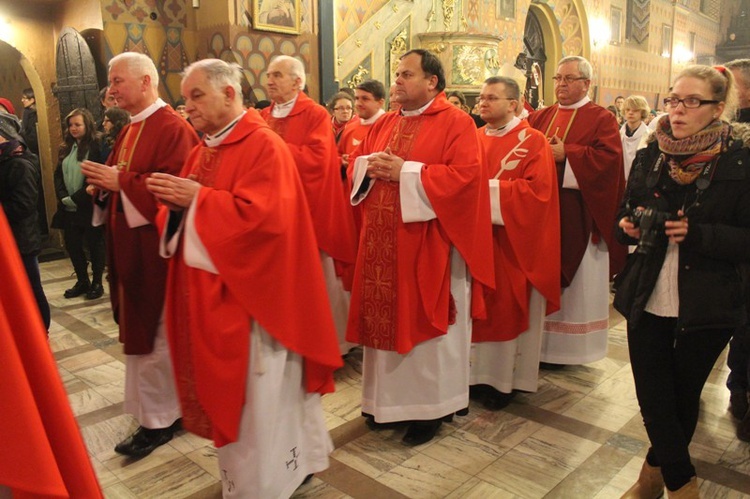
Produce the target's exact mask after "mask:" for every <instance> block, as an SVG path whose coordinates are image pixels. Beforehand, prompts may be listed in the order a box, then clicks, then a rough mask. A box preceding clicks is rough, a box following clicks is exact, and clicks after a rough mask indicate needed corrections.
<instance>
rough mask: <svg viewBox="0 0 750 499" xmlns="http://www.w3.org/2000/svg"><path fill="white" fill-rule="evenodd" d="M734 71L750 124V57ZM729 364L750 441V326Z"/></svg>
mask: <svg viewBox="0 0 750 499" xmlns="http://www.w3.org/2000/svg"><path fill="white" fill-rule="evenodd" d="M725 66H726V67H727V69H729V70H731V71H732V75H734V79H735V82H736V83H737V93H738V97H739V101H740V102H739V104H740V105H739V107H740V110H739V114H738V116H737V122H739V123H750V59H737V60H734V61H731V62H728V63H726V64H725ZM740 273H741V275H742V279H743V281H744V290H745V299H746V301H747V309H748V310H749V311H750V267H748V266H747V265H743V266H741V267H740ZM727 366H728V367H729V369H730V371H731V372H730V373H729V377H728V378H727V388H729V392H730V396H729V412H731V413H732V415H733V416H734V417H735V418H737V419H739V420H740V424H739V426H738V427H737V438H739V439H740V440H743V441H745V442H750V410H748V398H750V325H745V327H744V328H740V329H738V330H737V332H736V333H735V334H734V337H733V338H732V341H731V342H730V343H729V355H728V357H727Z"/></svg>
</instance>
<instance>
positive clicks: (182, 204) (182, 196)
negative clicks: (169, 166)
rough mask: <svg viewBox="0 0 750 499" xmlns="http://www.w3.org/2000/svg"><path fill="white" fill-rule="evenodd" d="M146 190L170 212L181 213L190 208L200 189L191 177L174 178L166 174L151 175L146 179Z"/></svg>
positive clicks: (199, 185)
mask: <svg viewBox="0 0 750 499" xmlns="http://www.w3.org/2000/svg"><path fill="white" fill-rule="evenodd" d="M146 188H147V189H148V190H149V191H150V192H151V194H153V195H154V196H156V198H157V199H158V200H159V201H161V202H162V203H164V205H166V207H167V208H169V209H170V210H172V211H182V210H183V209H185V208H187V207H188V206H190V203H192V202H193V199H195V196H196V195H197V194H198V191H199V190H200V188H201V184H200V183H198V182H196V181H195V180H193V179H192V178H191V177H188V178H183V177H175V176H174V175H170V174H168V173H152V174H151V176H150V177H149V178H147V179H146Z"/></svg>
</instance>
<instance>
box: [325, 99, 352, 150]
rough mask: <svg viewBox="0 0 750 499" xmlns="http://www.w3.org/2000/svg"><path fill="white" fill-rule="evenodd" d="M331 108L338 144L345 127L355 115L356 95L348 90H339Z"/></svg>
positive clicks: (332, 123) (334, 132)
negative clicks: (352, 94)
mask: <svg viewBox="0 0 750 499" xmlns="http://www.w3.org/2000/svg"><path fill="white" fill-rule="evenodd" d="M329 109H330V112H331V115H332V116H331V129H332V130H333V135H334V137H336V143H337V144H338V143H339V139H341V133H342V132H343V131H344V127H345V126H346V124H347V123H349V121H350V120H351V119H352V117H353V116H354V97H352V96H351V95H349V94H348V93H346V92H338V93H337V94H336V95H334V96H333V98H332V99H331V102H330V104H329Z"/></svg>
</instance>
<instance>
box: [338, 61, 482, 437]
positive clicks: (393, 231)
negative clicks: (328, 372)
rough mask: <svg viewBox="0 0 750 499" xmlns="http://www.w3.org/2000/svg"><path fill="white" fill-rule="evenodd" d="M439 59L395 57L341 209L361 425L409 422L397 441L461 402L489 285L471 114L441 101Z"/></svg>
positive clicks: (422, 432) (434, 424)
mask: <svg viewBox="0 0 750 499" xmlns="http://www.w3.org/2000/svg"><path fill="white" fill-rule="evenodd" d="M444 88H445V74H444V72H443V68H442V66H441V64H440V61H439V59H438V58H437V57H436V56H435V55H434V54H432V53H430V52H428V51H426V50H421V49H419V50H412V51H409V52H407V53H406V54H405V55H403V56H402V57H401V60H400V62H399V65H398V69H397V71H396V91H395V98H396V99H397V100H398V101H399V103H400V104H401V106H402V107H401V111H400V112H398V113H386V115H385V116H383V117H382V118H381V119H379V120H378V121H377V123H375V124H374V125H373V127H372V129H371V130H370V132H369V133H368V134H367V137H365V139H364V141H363V142H362V143H361V144H360V145H359V147H358V148H357V150H356V151H355V152H354V156H356V158H355V161H354V163H353V168H352V176H353V182H352V184H353V187H352V204H359V205H361V207H362V234H361V237H360V249H359V252H358V254H357V266H356V269H355V274H354V285H353V287H352V304H351V308H350V313H349V326H348V329H347V339H348V340H350V341H353V342H356V343H361V344H362V345H364V362H363V373H362V411H363V413H365V414H366V415H368V416H367V419H368V421H367V422H368V425H369V426H371V427H373V428H381V427H383V425H387V426H390V423H397V422H409V425H408V429H407V431H406V434H405V436H404V438H403V441H404V443H406V444H408V445H418V444H420V443H424V442H426V441H429V440H430V439H432V438H433V437H434V436H435V434H436V432H437V431H438V429H439V427H440V425H441V423H442V421H443V418H452V417H453V414H454V413H455V412H457V411H458V412H460V411H462V410H463V409H464V408H466V407H467V404H468V400H469V393H468V392H469V390H468V388H469V349H470V346H471V320H472V317H477V316H481V315H483V314H484V302H483V300H482V292H481V289H480V292H478V293H473V294H472V292H471V291H472V289H471V288H472V281H473V284H475V285H476V286H477V287H480V288H481V287H482V286H486V287H493V286H494V282H495V279H494V271H493V265H492V228H491V223H490V207H489V201H490V199H489V188H488V184H487V176H486V173H485V171H484V168H483V166H482V164H481V163H480V161H479V144H478V141H477V138H476V127H475V126H474V122H473V120H472V119H471V117H470V116H469V115H468V114H466V113H464V112H463V111H461V110H460V109H458V108H456V107H454V106H452V105H451V104H450V103H449V102H448V101H447V99H446V97H445V92H444V91H443V89H444Z"/></svg>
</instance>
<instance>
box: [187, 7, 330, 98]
mask: <svg viewBox="0 0 750 499" xmlns="http://www.w3.org/2000/svg"><path fill="white" fill-rule="evenodd" d="M211 8H212V7H210V6H208V4H207V2H204V3H203V4H201V8H200V15H199V16H198V29H197V39H198V40H200V42H199V43H198V45H197V47H196V48H197V57H198V58H204V57H217V58H219V59H222V60H225V61H228V62H236V63H237V64H239V65H240V66H241V67H242V68H243V70H244V73H245V77H246V79H247V85H248V86H249V88H251V89H252V92H253V94H254V97H255V99H254V100H263V99H267V98H268V96H267V95H266V90H265V83H266V68H267V67H268V64H269V63H270V62H271V59H273V58H274V57H276V56H277V55H289V56H292V57H297V58H299V59H300V60H301V61H302V62H303V63H304V65H305V72H306V74H307V81H308V93H309V94H310V95H311V96H312V97H313V98H315V99H318V98H319V95H320V84H319V82H318V72H317V68H318V65H319V55H318V33H317V21H316V15H317V12H316V10H315V2H314V1H313V0H301V1H300V29H299V34H286V33H276V32H271V31H263V30H259V29H255V28H254V27H253V8H252V0H236V1H233V2H232V3H231V5H230V9H229V12H228V15H227V16H228V17H225V18H224V20H223V21H222V22H217V23H207V22H205V18H204V17H203V14H202V12H203V10H204V9H211ZM208 19H220V16H209V17H208Z"/></svg>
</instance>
